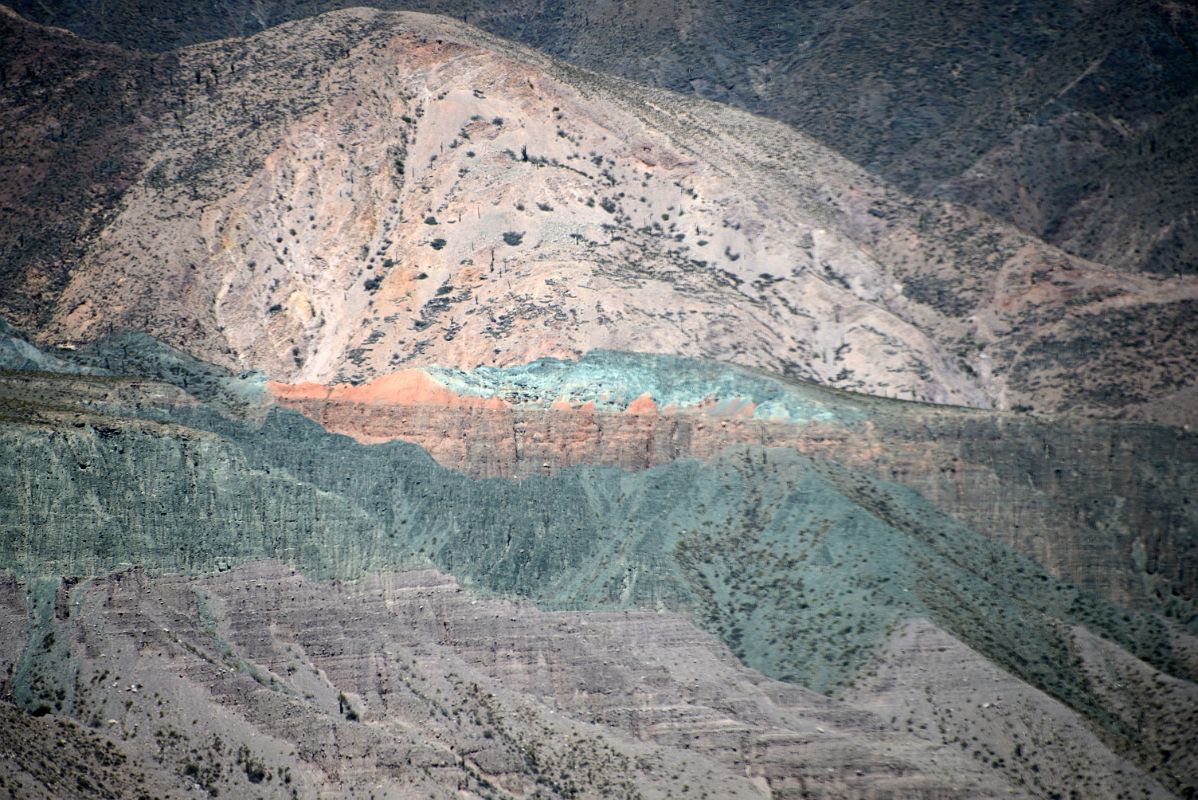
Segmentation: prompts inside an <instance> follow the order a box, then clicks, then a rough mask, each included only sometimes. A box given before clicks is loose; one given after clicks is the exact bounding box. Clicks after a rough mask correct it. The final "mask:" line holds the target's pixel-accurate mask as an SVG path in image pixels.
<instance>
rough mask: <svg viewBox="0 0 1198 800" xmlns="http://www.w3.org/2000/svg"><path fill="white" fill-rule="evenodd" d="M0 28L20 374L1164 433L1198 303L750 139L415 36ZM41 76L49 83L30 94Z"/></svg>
mask: <svg viewBox="0 0 1198 800" xmlns="http://www.w3.org/2000/svg"><path fill="white" fill-rule="evenodd" d="M5 24H6V25H7V26H8V27H9V29H10V33H8V34H6V38H7V39H8V40H9V41H12V42H14V43H15V45H17V47H15V48H14V49H13V52H14V54H15V55H14V58H13V62H14V68H13V69H10V70H9V79H8V80H9V82H10V83H11V84H12V86H13V89H12V91H9V92H6V95H5V98H6V101H5V106H4V107H3V108H2V109H0V113H2V114H3V115H4V119H5V124H4V128H5V130H6V131H7V133H6V136H7V137H8V138H7V141H6V145H7V146H6V147H5V153H6V156H5V159H6V160H5V162H4V164H3V165H2V166H3V169H2V170H0V188H3V193H4V194H3V196H4V198H5V201H4V208H5V212H4V213H5V219H4V222H5V225H6V227H7V228H8V229H9V230H11V231H13V233H14V234H15V235H14V236H10V237H8V238H7V239H6V241H5V253H4V262H3V266H2V268H0V281H2V282H3V288H4V292H3V300H2V302H0V311H2V312H3V313H4V314H5V316H6V317H7V318H8V319H9V321H10V322H11V323H12V324H14V325H16V326H17V327H18V328H22V329H24V330H29V331H36V333H37V337H38V340H39V341H40V342H42V343H54V344H71V345H73V344H77V343H80V342H83V341H88V340H92V339H95V338H96V337H98V336H100V335H102V334H103V333H106V332H108V331H111V330H116V329H122V328H132V329H137V330H142V331H145V332H147V333H150V334H153V335H154V336H157V337H159V338H162V339H164V340H165V341H168V342H171V343H173V344H175V345H177V346H181V347H184V348H186V349H187V350H189V351H190V352H192V353H194V354H196V355H199V356H201V357H203V358H205V359H207V360H209V361H213V362H215V363H220V364H223V365H226V366H229V367H232V368H235V369H239V370H241V369H258V370H261V371H264V372H266V373H267V374H268V375H270V376H271V377H273V378H278V379H281V380H288V381H296V380H301V381H315V382H320V383H326V384H327V383H333V382H344V381H351V382H358V381H363V380H368V379H371V378H374V377H377V376H380V375H385V374H388V373H390V372H393V371H396V370H398V369H401V368H403V367H407V366H414V365H422V364H442V365H450V366H456V367H460V368H471V367H474V366H478V365H490V364H495V365H504V364H513V363H522V362H527V361H530V360H533V359H535V358H538V357H542V356H570V357H576V356H578V355H581V354H582V353H585V352H587V351H589V350H592V349H595V348H600V347H602V348H609V349H618V350H638V351H647V352H662V353H677V354H683V355H692V356H700V357H704V358H710V359H719V360H725V361H732V362H736V363H740V364H745V365H749V366H758V367H766V368H769V369H772V370H775V371H778V372H783V373H786V374H790V375H793V376H796V377H802V378H808V379H813V380H817V381H820V382H822V383H825V384H828V385H832V386H838V387H841V388H850V389H855V390H858V391H864V392H869V393H873V394H880V395H884V396H891V397H902V398H914V399H920V400H930V401H935V402H942V403H955V404H960V405H969V406H975V407H983V408H986V407H1000V408H1012V407H1016V406H1021V407H1023V406H1026V407H1033V408H1036V409H1040V410H1045V411H1062V410H1068V411H1075V412H1082V413H1092V414H1103V415H1114V414H1127V415H1131V416H1137V417H1143V418H1147V419H1156V420H1164V421H1171V422H1179V423H1180V422H1185V423H1188V422H1190V421H1192V419H1193V408H1194V405H1193V403H1192V398H1193V395H1194V379H1195V374H1196V372H1198V368H1196V364H1195V360H1194V359H1195V353H1194V351H1193V348H1191V347H1189V346H1188V342H1189V341H1190V340H1191V339H1192V337H1193V335H1194V334H1195V326H1198V314H1195V313H1194V308H1195V298H1196V296H1198V277H1195V276H1172V275H1170V276H1168V277H1164V276H1157V275H1149V274H1130V273H1127V272H1122V271H1118V270H1114V269H1111V268H1108V267H1105V266H1103V265H1100V264H1095V263H1090V262H1086V261H1083V260H1080V259H1078V258H1075V257H1071V256H1069V255H1067V254H1066V253H1064V252H1062V251H1060V250H1057V249H1055V248H1053V247H1051V246H1049V245H1046V244H1044V243H1043V242H1041V241H1039V240H1037V239H1034V238H1031V237H1029V236H1027V235H1025V234H1022V233H1020V232H1019V231H1017V230H1015V229H1013V228H1010V227H1006V226H1004V225H1002V224H1000V223H997V222H995V221H994V220H993V219H991V218H989V217H987V216H985V215H982V214H979V213H978V212H976V211H973V210H971V209H969V208H968V207H964V206H955V205H952V204H948V203H944V202H940V201H936V202H931V201H924V200H918V199H915V198H913V197H911V196H909V195H905V194H903V193H902V192H900V191H898V190H897V189H895V188H893V187H891V186H890V185H888V184H885V183H883V182H880V181H879V180H877V179H875V178H873V177H872V176H871V175H870V174H869V173H867V172H865V171H863V170H861V169H859V168H858V167H856V166H854V165H852V164H851V163H849V162H847V161H845V160H844V159H843V158H841V157H840V156H838V155H836V154H835V153H833V152H832V151H830V150H827V149H826V148H824V147H822V146H820V145H818V144H817V143H815V142H814V141H812V140H810V139H808V138H805V137H804V136H802V135H801V134H798V133H796V132H795V131H794V130H793V129H791V128H788V127H787V126H785V125H782V124H779V123H775V122H771V121H769V120H766V119H762V118H760V117H753V116H750V115H748V114H744V113H740V112H735V111H732V110H729V109H728V108H726V107H724V106H717V105H714V104H711V103H706V102H701V101H695V100H691V99H687V98H685V97H681V96H678V95H673V94H669V93H666V92H662V91H658V90H653V89H647V88H644V87H640V86H636V85H633V84H629V83H626V82H622V81H619V80H616V79H613V78H608V77H604V76H601V75H598V74H595V73H588V72H583V71H580V70H578V69H575V68H572V67H569V66H567V65H565V64H563V63H561V62H556V61H553V60H551V59H548V58H546V57H545V56H543V55H540V54H538V53H535V52H532V51H528V50H524V49H521V48H519V47H516V46H513V45H510V44H508V43H506V42H503V41H500V40H497V39H494V38H492V37H488V36H487V35H485V34H483V33H480V32H478V31H477V30H475V29H472V28H470V27H467V26H464V25H461V24H458V23H455V22H452V21H447V20H445V19H442V18H433V17H427V16H421V15H414V14H385V13H381V12H376V11H367V10H355V11H348V12H340V13H337V14H333V15H330V16H324V17H320V18H316V19H312V20H305V21H302V22H297V23H292V24H289V25H284V26H280V27H277V28H272V29H270V30H268V31H267V32H265V33H263V34H260V35H258V36H256V37H253V38H251V39H248V40H235V41H227V42H221V43H214V44H210V45H201V46H197V47H193V48H188V49H185V50H179V51H174V52H172V53H170V54H166V55H162V56H150V55H146V54H134V53H126V52H123V51H117V50H114V49H112V48H111V47H108V46H103V45H90V44H86V43H83V42H80V41H79V40H77V39H74V38H73V37H71V36H70V35H69V34H65V33H62V32H58V31H52V30H47V29H41V28H34V27H31V26H29V25H27V24H26V23H23V22H21V21H20V20H19V19H17V18H15V17H13V16H11V15H9V16H7V17H5ZM59 45H61V46H62V47H63V48H65V52H69V53H72V54H73V55H72V58H74V59H76V60H77V62H78V63H76V64H74V66H72V63H73V62H71V61H70V60H64V61H62V62H54V66H53V67H52V68H49V69H47V68H44V67H42V66H40V64H41V63H42V60H40V59H39V58H38V54H41V53H44V52H47V51H48V50H51V49H54V48H57V47H59ZM22 64H24V65H25V66H21V65H22ZM68 69H73V70H74V72H72V75H75V76H77V77H75V78H73V79H71V80H65V79H64V78H63V75H62V72H63V71H65V70H68ZM112 87H121V88H120V89H119V90H113V88H112ZM99 131H103V133H98V132H99ZM110 141H112V142H115V141H120V143H121V145H120V147H119V148H114V147H111V146H109V145H108V142H110ZM114 151H116V152H114ZM31 165H36V168H34V167H32V166H31ZM59 200H61V202H59ZM484 211H485V212H486V216H485V217H484V215H483V212H484Z"/></svg>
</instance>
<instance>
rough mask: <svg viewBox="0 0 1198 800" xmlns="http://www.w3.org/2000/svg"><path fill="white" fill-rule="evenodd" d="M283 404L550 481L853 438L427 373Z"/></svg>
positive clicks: (286, 395) (480, 474) (743, 412)
mask: <svg viewBox="0 0 1198 800" xmlns="http://www.w3.org/2000/svg"><path fill="white" fill-rule="evenodd" d="M269 388H270V391H271V392H272V393H273V394H274V396H275V399H276V401H277V402H278V403H279V404H280V405H282V406H284V407H287V408H291V409H294V410H296V411H299V412H301V413H302V414H304V415H306V416H308V417H310V418H311V419H313V420H315V421H317V422H319V423H320V424H321V425H323V426H324V427H325V428H326V429H327V430H329V431H332V432H334V433H341V434H345V435H347V436H352V437H353V438H355V439H357V440H358V441H360V442H366V443H377V442H385V441H392V440H397V439H398V440H402V441H407V442H412V443H414V444H418V445H420V446H421V447H423V448H424V449H425V450H427V451H428V452H429V453H430V454H431V455H432V457H433V458H435V459H436V460H437V461H438V462H439V463H440V464H442V465H444V466H447V467H450V468H452V469H456V470H459V471H461V472H464V473H466V474H468V475H470V476H472V477H476V478H490V477H508V478H523V477H528V476H530V475H545V474H552V473H555V472H557V471H558V470H560V469H562V468H563V467H568V466H572V465H576V464H599V465H605V466H615V467H621V468H624V469H645V468H647V467H651V466H654V465H655V464H664V463H668V462H670V461H673V460H675V459H678V458H700V459H708V458H711V457H712V456H714V455H715V454H716V453H718V452H719V451H720V450H722V449H724V448H726V447H728V446H730V445H734V444H742V443H753V444H763V445H768V446H771V447H798V448H800V449H802V450H805V451H808V450H822V449H827V448H830V447H833V446H835V449H840V447H841V446H843V445H844V444H845V441H844V440H845V438H846V435H847V434H846V431H845V430H844V429H842V428H839V427H836V428H833V427H830V426H826V425H818V424H812V425H804V426H798V425H794V424H792V423H789V422H784V421H771V420H762V419H754V418H753V417H752V416H751V415H752V412H753V405H752V403H746V404H742V405H740V406H738V407H737V408H736V410H735V412H733V413H731V414H730V413H727V412H724V413H720V412H717V411H716V410H715V409H714V408H713V407H709V406H693V407H687V408H681V409H679V408H675V407H672V406H669V407H666V408H664V409H660V410H659V409H658V407H657V405H656V404H655V403H654V402H653V399H652V398H651V397H649V396H648V395H642V396H641V397H638V398H637V399H636V400H634V401H633V402H632V403H630V404H629V405H628V406H627V408H626V409H625V410H623V411H606V410H601V409H596V408H595V406H594V404H593V403H586V404H584V405H578V406H576V405H571V404H569V403H567V402H564V401H562V400H558V401H555V402H554V403H553V404H551V405H550V406H549V407H547V408H545V407H540V406H533V405H512V404H508V403H506V402H504V401H503V400H502V399H500V398H498V397H491V398H481V397H472V396H463V395H458V394H455V393H453V392H452V391H450V390H449V389H447V388H446V387H444V386H442V385H440V384H439V383H437V382H436V381H434V380H432V379H431V378H429V376H428V375H427V374H425V373H424V372H421V371H420V370H407V371H404V372H399V373H396V374H394V375H389V376H387V377H385V378H380V379H378V380H376V381H371V382H370V383H367V384H362V385H360V386H347V385H337V386H333V387H324V386H320V385H317V384H295V385H291V384H281V383H275V382H271V383H270V384H269Z"/></svg>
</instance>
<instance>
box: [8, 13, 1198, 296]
mask: <svg viewBox="0 0 1198 800" xmlns="http://www.w3.org/2000/svg"><path fill="white" fill-rule="evenodd" d="M347 5H352V3H345V2H330V1H329V0H304V1H302V2H287V3H281V2H272V0H256V2H253V3H250V2H225V3H219V4H213V5H211V6H206V7H204V8H202V9H190V8H189V9H188V10H187V11H186V13H181V12H180V11H179V10H178V9H176V8H175V7H173V6H172V5H171V4H166V3H162V2H160V0H136V1H134V0H121V2H106V3H102V4H101V3H94V2H63V1H62V0H36V1H35V0H18V2H17V4H16V7H17V8H18V9H19V10H20V11H21V12H22V13H24V14H27V15H28V16H29V17H30V18H31V19H36V20H39V21H42V22H47V23H50V24H56V25H64V26H66V27H69V28H71V29H72V30H74V31H76V32H78V33H80V34H81V35H83V36H86V37H89V38H96V39H101V40H104V41H110V42H116V43H119V44H122V45H124V46H129V47H136V48H140V49H149V50H170V49H172V48H174V47H177V46H179V45H185V44H194V43H198V42H205V41H211V40H213V39H222V38H226V37H230V36H244V35H248V34H253V33H258V32H260V31H261V30H263V29H264V28H266V27H268V26H273V25H277V24H279V23H282V22H285V21H288V20H295V19H302V18H305V17H309V16H313V15H316V14H318V13H322V12H325V11H329V10H332V9H336V8H344V7H346V6H347ZM372 5H376V6H379V7H385V8H403V9H410V10H420V11H429V12H433V13H438V14H445V15H448V16H451V17H454V18H460V19H464V20H466V21H469V22H470V23H472V24H474V25H478V26H480V27H482V28H484V29H486V30H488V31H491V32H493V33H495V34H498V35H500V36H503V37H506V38H509V39H513V40H516V41H521V42H523V43H525V44H528V45H531V46H533V47H537V48H539V49H541V50H543V51H545V52H548V53H551V54H553V55H555V56H558V57H561V58H564V59H566V60H568V61H571V62H573V63H576V64H579V65H580V66H584V67H588V68H591V69H595V70H598V71H601V72H606V73H611V74H616V75H621V76H624V77H627V78H630V79H632V80H635V81H638V82H641V83H648V84H653V85H656V86H661V87H664V88H668V89H672V90H675V91H679V92H687V93H693V94H694V95H696V96H698V97H703V98H707V99H711V100H716V101H718V102H721V103H726V104H731V105H734V106H737V107H740V108H745V109H748V110H750V111H754V112H757V113H762V114H766V115H768V116H771V117H774V118H776V119H780V120H783V121H785V122H788V123H790V124H793V125H795V126H796V127H798V128H799V129H800V130H802V131H804V132H805V133H807V134H808V135H810V136H813V137H814V138H816V139H818V140H820V141H822V142H823V143H825V144H827V145H830V146H832V147H834V148H836V149H837V150H839V151H840V152H842V153H844V154H845V155H847V156H848V157H849V158H852V159H853V160H855V161H857V162H859V163H861V164H864V165H866V166H867V167H868V168H869V169H870V170H872V171H874V172H876V173H877V174H880V175H882V176H884V177H886V178H887V179H889V180H892V181H895V182H897V183H898V184H899V185H901V186H903V187H904V188H906V189H907V190H909V191H912V192H916V193H918V194H921V195H923V196H930V197H949V198H953V199H956V200H960V201H963V202H967V203H970V204H973V205H976V206H978V207H980V208H984V209H986V210H988V211H991V212H992V213H994V214H996V215H998V216H999V217H1001V218H1003V219H1005V220H1007V221H1009V222H1012V223H1015V224H1017V225H1019V226H1020V227H1022V228H1023V229H1024V230H1026V231H1028V232H1029V233H1032V234H1034V235H1037V236H1041V237H1044V238H1046V239H1048V240H1049V241H1051V242H1053V243H1054V244H1057V245H1058V246H1061V247H1063V248H1065V249H1066V250H1068V251H1070V252H1072V253H1075V254H1078V255H1081V256H1083V257H1085V258H1089V259H1091V260H1097V261H1101V262H1104V263H1108V264H1111V265H1114V266H1118V267H1120V268H1122V269H1129V270H1147V271H1152V272H1158V273H1166V274H1169V273H1173V272H1185V273H1192V272H1193V271H1194V270H1195V268H1196V265H1198V240H1196V238H1195V231H1196V228H1195V219H1196V217H1195V215H1196V214H1198V180H1196V176H1198V173H1196V171H1195V170H1196V169H1198V161H1196V160H1195V156H1194V153H1195V152H1198V148H1196V147H1195V139H1194V134H1193V131H1194V130H1195V128H1196V127H1198V117H1196V111H1195V101H1196V100H1198V94H1196V93H1195V88H1194V87H1195V86H1198V17H1196V16H1195V10H1194V8H1193V6H1192V4H1186V3H1178V2H1170V1H1169V0H1134V2H1130V3H1129V2H1115V0H1100V1H1099V2H1087V3H1080V2H1073V1H1072V0H1020V2H1013V3H1000V4H996V3H982V2H972V3H964V4H963V3H960V2H933V3H924V2H921V3H912V2H894V0H885V1H883V0H857V2H853V3H849V4H846V3H831V2H824V1H823V0H821V2H807V3H801V4H800V3H788V2H769V3H761V2H753V3H747V2H733V3H714V2H710V1H709V0H700V1H699V2H694V1H693V0H692V1H688V2H685V3H683V2H667V3H660V2H655V3H647V2H635V3H620V4H599V5H594V4H578V5H576V6H571V5H569V4H561V3H548V2H544V0H522V1H521V2H514V3H504V4H501V5H496V4H493V3H479V2H476V1H475V0H408V1H405V2H377V3H374V4H372Z"/></svg>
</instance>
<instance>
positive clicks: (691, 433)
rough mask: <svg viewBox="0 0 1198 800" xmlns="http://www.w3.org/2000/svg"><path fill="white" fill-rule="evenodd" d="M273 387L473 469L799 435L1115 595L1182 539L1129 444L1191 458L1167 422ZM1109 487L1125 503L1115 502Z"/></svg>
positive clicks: (703, 453) (511, 471) (799, 440)
mask: <svg viewBox="0 0 1198 800" xmlns="http://www.w3.org/2000/svg"><path fill="white" fill-rule="evenodd" d="M269 389H270V391H271V392H272V394H273V395H274V397H275V401H276V402H277V403H278V404H279V405H282V406H284V407H287V408H291V409H294V410H296V411H299V412H301V413H303V414H305V415H306V416H308V417H309V418H311V419H313V420H315V421H316V422H318V423H320V424H321V425H323V426H324V427H325V428H326V429H328V430H329V431H332V432H334V433H340V434H345V435H347V436H351V437H353V438H355V439H357V440H358V441H360V442H364V443H378V442H385V441H393V440H402V441H406V442H411V443H413V444H417V445H419V446H421V447H423V448H424V449H425V450H426V451H428V453H429V454H430V455H431V456H432V457H433V458H434V459H436V461H437V462H439V463H440V464H442V465H443V466H446V467H449V468H451V469H455V470H458V471H460V472H463V473H465V474H467V475H470V476H471V477H475V478H492V477H504V478H516V479H520V478H526V477H529V476H532V475H552V474H556V473H557V472H559V471H560V470H562V469H564V468H566V467H570V466H575V465H582V464H589V465H600V466H611V467H619V468H621V469H627V470H640V469H647V468H649V467H653V466H655V465H659V464H665V463H668V462H670V461H673V460H676V459H683V458H696V459H701V460H709V459H711V458H713V457H714V456H715V455H716V454H718V453H719V452H720V451H722V450H724V449H726V448H728V447H733V446H737V445H747V444H748V445H758V446H765V447H789V448H794V449H796V450H798V451H800V452H802V453H806V454H810V455H816V456H822V457H827V458H829V459H830V460H832V461H835V462H838V463H840V464H843V465H845V466H849V467H851V468H854V469H863V470H866V471H869V472H872V473H873V474H875V475H876V476H878V477H880V478H882V479H884V480H887V481H893V482H895V483H899V484H902V485H904V486H907V487H910V488H912V489H914V490H916V491H918V492H919V493H920V494H922V495H923V496H924V497H925V498H927V499H928V500H929V501H930V502H931V503H932V504H934V505H936V506H938V507H940V508H941V509H943V510H945V511H948V512H949V513H951V514H953V515H954V516H956V517H958V518H959V519H961V520H962V521H963V522H965V523H967V524H969V525H971V526H973V527H974V528H975V529H976V530H978V531H980V532H982V533H984V534H986V535H987V536H990V537H992V538H994V539H996V540H998V541H1001V542H1003V543H1004V544H1006V545H1008V546H1011V547H1014V548H1015V549H1017V550H1019V551H1021V552H1023V553H1025V554H1026V555H1028V556H1030V557H1032V558H1035V559H1036V560H1038V561H1040V562H1041V563H1043V564H1045V565H1046V566H1048V567H1049V568H1050V569H1051V570H1053V571H1054V572H1055V573H1056V574H1057V575H1059V576H1061V577H1063V578H1065V579H1067V580H1070V581H1072V582H1074V583H1077V584H1078V585H1080V586H1083V587H1085V588H1086V589H1088V590H1090V591H1094V592H1097V593H1099V594H1101V595H1103V596H1105V597H1108V598H1110V599H1111V600H1113V601H1115V602H1118V603H1122V604H1134V603H1136V602H1137V601H1139V600H1144V599H1146V598H1149V597H1151V596H1152V595H1153V593H1154V592H1156V591H1157V589H1156V588H1154V587H1155V586H1156V585H1157V583H1158V582H1159V581H1160V580H1163V579H1165V576H1164V575H1163V574H1160V575H1157V574H1154V573H1147V572H1145V571H1144V569H1143V564H1142V563H1141V562H1139V561H1137V556H1136V553H1137V552H1138V553H1140V554H1141V559H1147V560H1146V562H1144V563H1148V564H1167V563H1170V562H1169V559H1168V558H1166V557H1163V555H1162V554H1165V553H1169V552H1175V551H1177V549H1178V548H1180V547H1182V546H1183V543H1182V539H1181V538H1180V536H1181V534H1180V533H1179V532H1178V531H1179V530H1180V529H1179V528H1178V527H1177V526H1176V525H1175V524H1173V523H1171V522H1170V521H1169V520H1168V518H1167V514H1162V513H1158V512H1157V511H1156V509H1158V508H1161V507H1163V506H1162V505H1161V504H1160V503H1159V502H1157V501H1156V500H1154V499H1153V498H1154V497H1157V496H1158V493H1160V492H1165V493H1166V494H1167V493H1169V492H1179V491H1183V489H1182V488H1181V484H1177V485H1175V484H1174V482H1175V481H1176V480H1183V478H1177V477H1176V476H1174V477H1172V478H1169V479H1167V480H1164V481H1163V482H1162V481H1157V479H1156V478H1146V477H1145V474H1144V473H1143V472H1142V470H1141V469H1140V468H1139V467H1138V466H1137V464H1138V463H1140V462H1139V461H1138V459H1143V458H1147V457H1153V458H1158V459H1163V460H1165V461H1167V462H1169V461H1171V462H1173V463H1187V462H1188V461H1189V460H1192V459H1193V458H1194V455H1193V453H1192V448H1193V447H1194V444H1193V443H1192V442H1191V441H1190V439H1188V438H1185V437H1182V438H1177V437H1174V436H1172V435H1171V434H1170V433H1169V431H1168V430H1167V429H1163V428H1162V429H1154V430H1148V429H1142V428H1136V426H1130V427H1128V428H1124V427H1121V426H1119V425H1110V426H1087V425H1081V424H1079V425H1073V424H1071V423H1069V422H1068V421H1067V420H1055V421H1042V420H1037V419H1035V418H1031V417H1026V416H1022V415H1012V414H987V413H982V412H975V411H969V410H964V409H951V408H942V407H932V406H920V405H895V406H891V407H889V408H887V409H884V410H879V411H878V412H877V413H875V414H873V415H872V417H871V418H869V419H864V420H861V421H860V422H855V423H846V422H837V421H832V420H830V421H820V422H804V423H792V422H789V421H785V420H778V419H760V418H755V417H753V416H752V413H753V408H752V404H751V403H748V402H744V403H728V402H722V403H719V404H716V403H706V404H700V405H695V406H685V407H676V406H667V407H665V408H662V409H658V408H657V405H656V403H655V402H654V401H653V400H652V398H650V397H647V396H641V397H638V398H637V399H635V400H634V401H633V402H632V403H630V404H629V405H628V406H627V407H626V408H625V409H624V410H622V411H615V410H603V409H596V408H595V406H594V404H592V403H587V404H584V405H571V404H570V403H568V402H566V401H564V400H562V399H558V400H555V401H554V402H553V403H552V404H550V405H548V406H544V405H537V404H509V403H506V402H504V401H503V400H502V399H500V398H498V397H491V398H481V397H474V396H461V395H457V394H456V393H454V392H453V391H451V390H450V389H448V388H447V387H445V386H442V385H440V384H438V383H437V382H436V381H434V380H432V379H431V378H429V377H428V376H427V375H425V374H424V373H422V372H420V371H417V370H412V371H407V372H404V373H399V374H397V375H393V376H388V377H386V378H382V379H379V380H377V381H374V382H371V383H368V384H363V385H360V386H333V387H324V386H319V385H315V384H297V385H288V384H281V383H271V384H269ZM1170 487H1172V488H1170ZM1116 496H1118V497H1121V498H1125V499H1126V505H1125V506H1119V505H1113V506H1112V505H1111V501H1110V498H1112V497H1116ZM1108 507H1109V508H1108ZM1104 509H1105V510H1104ZM1121 509H1122V510H1121ZM1127 509H1136V510H1135V511H1134V512H1133V511H1128V510H1127ZM1095 514H1099V515H1100V516H1098V517H1096V516H1095ZM1096 525H1100V526H1101V528H1102V531H1103V532H1097V531H1096V530H1095V526H1096ZM1112 531H1115V532H1116V533H1112ZM1153 569H1159V567H1153ZM1168 580H1173V581H1180V582H1181V583H1182V584H1184V585H1185V586H1187V587H1189V588H1188V589H1187V591H1194V590H1195V587H1194V585H1193V579H1192V578H1189V577H1186V576H1184V575H1182V574H1181V573H1180V572H1178V571H1177V570H1176V569H1172V570H1170V575H1169V577H1168Z"/></svg>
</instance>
